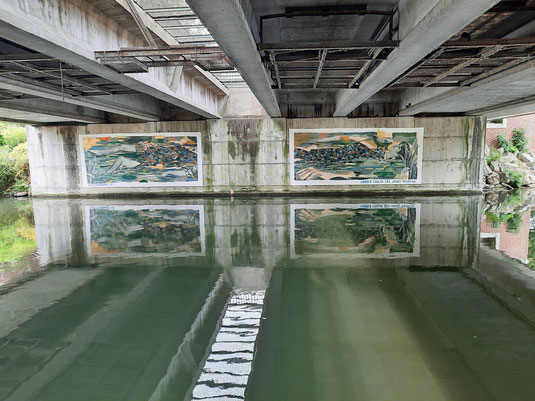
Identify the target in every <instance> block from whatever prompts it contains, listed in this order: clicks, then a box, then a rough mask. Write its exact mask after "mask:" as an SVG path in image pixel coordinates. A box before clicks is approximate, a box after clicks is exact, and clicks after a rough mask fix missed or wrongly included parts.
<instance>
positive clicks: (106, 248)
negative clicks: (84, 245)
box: [86, 205, 204, 256]
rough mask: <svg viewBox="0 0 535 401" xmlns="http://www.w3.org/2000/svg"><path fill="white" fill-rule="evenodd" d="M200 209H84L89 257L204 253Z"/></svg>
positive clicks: (110, 207)
mask: <svg viewBox="0 0 535 401" xmlns="http://www.w3.org/2000/svg"><path fill="white" fill-rule="evenodd" d="M203 212H204V209H203V206H202V205H198V206H164V205H161V206H158V205H155V206H152V205H151V206H88V207H86V235H87V238H88V251H89V253H90V254H91V255H107V256H137V255H154V254H162V255H174V256H202V255H203V254H204V214H203Z"/></svg>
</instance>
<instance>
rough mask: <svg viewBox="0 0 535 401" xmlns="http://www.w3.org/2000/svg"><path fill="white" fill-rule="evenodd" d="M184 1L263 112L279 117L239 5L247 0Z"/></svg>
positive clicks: (271, 91)
mask: <svg viewBox="0 0 535 401" xmlns="http://www.w3.org/2000/svg"><path fill="white" fill-rule="evenodd" d="M187 3H188V5H189V6H190V7H191V9H192V10H193V12H194V13H195V14H197V16H198V17H199V18H200V20H201V21H202V23H203V24H204V26H205V27H206V28H207V29H208V30H209V31H210V33H211V34H212V36H213V37H214V39H215V40H216V41H217V43H218V44H219V46H220V47H221V48H222V49H223V51H224V52H225V54H226V55H227V56H228V57H229V58H230V60H231V61H232V63H233V64H234V65H235V66H236V69H237V70H238V71H239V72H240V74H241V75H242V77H243V79H244V80H245V82H247V85H249V88H251V90H252V91H253V93H254V94H255V96H256V97H257V99H258V100H259V101H260V103H261V104H262V106H264V108H265V109H266V112H267V113H268V114H269V115H270V116H271V117H280V115H281V112H280V109H279V105H278V103H277V97H276V95H275V92H274V91H273V89H272V88H271V79H270V78H269V76H268V74H267V71H266V70H265V68H264V66H263V64H262V61H261V59H260V55H259V54H258V50H257V48H256V41H255V39H254V36H253V35H254V33H253V32H252V31H251V28H250V26H249V23H248V18H247V16H246V15H250V12H248V10H244V9H243V8H242V6H247V5H249V4H248V2H247V1H238V0H219V1H217V2H212V1H204V0H187Z"/></svg>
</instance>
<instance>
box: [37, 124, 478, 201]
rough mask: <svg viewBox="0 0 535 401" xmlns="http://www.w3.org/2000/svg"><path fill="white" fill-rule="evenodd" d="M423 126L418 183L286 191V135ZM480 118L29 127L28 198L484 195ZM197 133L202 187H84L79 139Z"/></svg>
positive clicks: (318, 187)
mask: <svg viewBox="0 0 535 401" xmlns="http://www.w3.org/2000/svg"><path fill="white" fill-rule="evenodd" d="M366 127H372V128H373V127H377V128H381V127H407V128H410V127H423V128H424V144H423V173H422V174H423V176H422V183H421V184H418V185H405V186H399V185H390V186H388V185H384V186H383V185H381V186H378V185H368V186H366V185H359V186H349V185H348V186H339V185H337V186H303V185H300V186H298V187H296V186H291V185H290V171H289V170H290V157H291V150H290V148H289V134H288V132H289V129H291V128H305V129H306V128H366ZM483 127H484V119H483V118H480V117H440V118H439V117H436V118H412V117H404V118H394V117H392V118H363V119H348V118H318V119H284V118H278V119H269V118H256V119H255V118H229V119H220V120H208V121H181V122H150V123H139V124H92V125H88V126H67V127H30V128H29V129H28V146H29V154H30V170H31V176H32V192H33V194H34V195H111V194H147V193H150V194H159V195H165V194H181V195H184V194H218V193H219V194H221V193H229V192H231V191H233V192H234V193H239V192H244V193H258V192H260V193H277V192H279V193H296V192H300V193H302V192H308V193H314V192H316V193H317V192H332V191H334V192H360V193H367V192H370V191H374V192H385V193H391V192H392V191H395V192H396V193H402V192H423V191H432V192H435V191H438V192H448V191H480V190H481V189H482V185H483V182H482V171H481V170H482V168H481V160H482V159H483V151H484V149H483V141H484V128H483ZM144 132H146V133H158V132H182V133H184V132H186V133H187V132H201V135H202V152H203V175H204V176H203V183H204V186H202V187H180V186H177V187H146V188H145V187H143V188H141V187H136V188H127V187H123V188H111V187H110V188H102V187H83V185H82V177H81V168H80V166H81V150H80V149H81V147H80V135H81V134H104V135H105V134H110V133H144Z"/></svg>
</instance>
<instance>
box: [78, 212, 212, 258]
mask: <svg viewBox="0 0 535 401" xmlns="http://www.w3.org/2000/svg"><path fill="white" fill-rule="evenodd" d="M91 209H108V210H143V209H149V210H159V209H163V210H198V211H199V235H200V242H201V251H200V252H174V253H169V254H162V253H158V252H151V253H134V252H130V253H125V252H123V253H120V252H109V253H99V254H94V253H93V251H92V249H91V224H90V219H91ZM84 232H85V246H86V251H87V255H89V256H91V257H111V258H115V257H130V258H139V257H162V256H169V257H183V258H186V257H199V256H206V234H205V227H204V205H146V206H143V205H86V206H85V207H84Z"/></svg>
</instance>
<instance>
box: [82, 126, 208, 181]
mask: <svg viewBox="0 0 535 401" xmlns="http://www.w3.org/2000/svg"><path fill="white" fill-rule="evenodd" d="M136 136H152V137H156V136H189V137H195V138H196V139H197V176H198V179H197V181H189V182H179V181H172V182H112V183H99V184H90V183H89V182H88V180H87V166H86V157H85V150H84V138H99V137H136ZM201 136H202V135H201V132H156V133H154V132H152V133H134V132H128V133H127V132H125V133H114V134H111V133H101V134H82V135H80V137H79V146H78V151H79V157H80V160H81V163H80V164H81V178H82V180H81V182H82V186H83V187H85V188H110V187H111V188H114V187H116V188H121V187H122V188H125V187H141V188H147V187H202V186H203V185H204V184H203V157H202V156H203V155H202V142H201V140H202V138H201Z"/></svg>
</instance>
